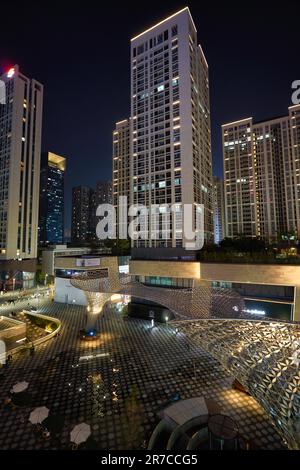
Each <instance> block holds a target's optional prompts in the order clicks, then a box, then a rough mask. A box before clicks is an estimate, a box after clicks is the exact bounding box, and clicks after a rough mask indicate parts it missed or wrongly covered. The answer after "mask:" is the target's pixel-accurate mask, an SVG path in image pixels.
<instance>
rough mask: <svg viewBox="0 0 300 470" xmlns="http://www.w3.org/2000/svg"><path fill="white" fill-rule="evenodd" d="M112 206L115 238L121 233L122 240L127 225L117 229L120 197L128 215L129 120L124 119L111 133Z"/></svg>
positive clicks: (129, 185) (129, 183) (129, 178)
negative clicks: (114, 212) (124, 198)
mask: <svg viewBox="0 0 300 470" xmlns="http://www.w3.org/2000/svg"><path fill="white" fill-rule="evenodd" d="M112 170H113V205H114V208H115V211H116V236H117V237H119V236H120V232H122V235H123V238H126V234H127V224H126V223H125V224H124V226H122V227H121V229H120V227H119V216H120V214H119V212H120V210H122V209H121V208H120V207H119V198H120V196H126V197H127V206H126V207H123V210H124V211H126V212H127V214H128V207H129V205H130V187H131V181H132V180H131V176H130V119H124V120H123V121H119V122H117V123H116V127H115V129H114V131H113V165H112Z"/></svg>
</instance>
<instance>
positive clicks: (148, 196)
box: [115, 8, 213, 251]
mask: <svg viewBox="0 0 300 470" xmlns="http://www.w3.org/2000/svg"><path fill="white" fill-rule="evenodd" d="M131 119H132V126H131V131H130V153H131V161H130V163H131V168H130V172H131V200H132V202H133V203H134V204H141V205H144V206H147V207H150V205H153V204H159V205H162V204H168V205H169V206H170V205H173V204H174V205H175V208H176V211H178V212H180V211H181V209H182V206H183V204H191V205H192V206H193V207H195V204H197V203H198V204H204V228H205V240H206V241H211V240H212V238H213V217H212V160H211V137H210V105H209V82H208V65H207V62H206V59H205V56H204V53H203V51H202V48H201V46H200V45H198V44H197V30H196V27H195V24H194V22H193V19H192V17H191V14H190V11H189V9H188V8H184V9H183V10H181V11H179V12H177V13H175V14H174V15H172V16H170V17H168V18H166V19H164V20H163V21H161V22H159V23H158V24H156V25H155V26H152V27H151V28H149V29H147V30H146V31H144V32H143V33H141V34H139V35H138V36H136V37H134V38H133V39H132V40H131ZM124 125H127V124H124ZM116 131H117V129H116ZM116 170H117V169H116ZM116 170H115V171H116ZM193 216H194V217H195V213H194V214H193ZM151 224H152V221H151V220H150V221H149V229H150V230H151V228H152V227H151ZM179 225H180V224H179ZM160 228H161V227H160ZM171 232H172V236H171V237H169V236H166V237H164V234H163V232H162V231H161V233H160V238H159V239H156V240H154V239H151V237H148V239H146V240H141V239H139V240H136V241H134V247H136V248H147V249H149V248H165V247H166V248H178V249H180V248H181V247H183V248H184V247H185V246H186V240H185V238H184V236H183V233H182V227H181V226H177V224H176V223H175V215H174V214H173V216H172V226H171ZM151 251H152V250H151ZM177 251H178V250H177Z"/></svg>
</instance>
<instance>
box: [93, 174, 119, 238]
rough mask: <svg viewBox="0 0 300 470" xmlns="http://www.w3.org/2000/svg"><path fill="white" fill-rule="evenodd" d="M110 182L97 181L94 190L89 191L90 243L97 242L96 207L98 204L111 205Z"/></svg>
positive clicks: (97, 218) (97, 219)
mask: <svg viewBox="0 0 300 470" xmlns="http://www.w3.org/2000/svg"><path fill="white" fill-rule="evenodd" d="M112 199H113V196H112V182H111V181H98V183H97V184H96V188H95V189H94V190H91V206H90V241H93V242H95V243H97V242H99V240H98V238H97V234H96V227H97V223H98V221H99V217H98V216H97V215H96V212H97V207H98V206H99V205H100V204H112Z"/></svg>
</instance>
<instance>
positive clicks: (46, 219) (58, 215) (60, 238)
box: [39, 152, 66, 245]
mask: <svg viewBox="0 0 300 470" xmlns="http://www.w3.org/2000/svg"><path fill="white" fill-rule="evenodd" d="M65 170H66V159H65V158H64V157H61V156H60V155H56V154H55V153H52V152H45V153H43V154H42V160H41V181H40V216H39V244H40V245H48V244H62V243H63V242H64V179H65Z"/></svg>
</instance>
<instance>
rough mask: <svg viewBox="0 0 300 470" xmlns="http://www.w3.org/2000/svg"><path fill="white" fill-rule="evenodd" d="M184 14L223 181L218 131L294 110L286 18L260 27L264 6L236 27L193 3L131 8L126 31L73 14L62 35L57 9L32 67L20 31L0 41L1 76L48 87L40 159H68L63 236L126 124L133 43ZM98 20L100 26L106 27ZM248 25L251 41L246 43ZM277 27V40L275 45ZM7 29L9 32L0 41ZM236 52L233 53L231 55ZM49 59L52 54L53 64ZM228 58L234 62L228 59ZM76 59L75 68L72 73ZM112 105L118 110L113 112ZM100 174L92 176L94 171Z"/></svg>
mask: <svg viewBox="0 0 300 470" xmlns="http://www.w3.org/2000/svg"><path fill="white" fill-rule="evenodd" d="M186 5H188V6H189V7H190V9H191V13H192V15H193V18H194V20H195V23H196V24H197V29H198V36H199V42H200V43H201V44H202V46H203V49H204V50H205V55H206V57H207V60H208V63H209V65H210V82H211V87H210V88H211V114H212V150H213V152H212V154H213V165H214V171H213V173H214V174H215V175H218V176H220V175H221V174H222V137H221V125H222V124H224V123H226V122H230V121H232V120H235V119H240V118H241V117H247V116H249V115H253V116H254V118H255V119H256V120H261V119H268V118H270V117H271V116H273V115H276V116H277V115H283V114H284V113H285V110H286V108H287V106H289V105H291V104H292V103H291V102H290V97H291V94H292V90H291V83H292V81H293V80H295V79H296V78H297V70H298V66H297V64H296V61H295V60H293V57H296V52H297V50H296V49H297V46H296V44H297V43H296V40H294V39H293V38H295V39H296V29H295V28H293V24H292V23H293V19H292V20H291V19H290V17H289V18H288V15H287V13H285V12H283V13H278V14H277V13H276V12H274V16H273V17H272V20H273V21H272V22H268V23H267V24H265V22H264V21H263V16H264V12H265V11H267V5H265V6H260V7H259V9H255V8H251V10H250V11H249V12H247V15H246V16H243V18H241V17H240V18H239V15H238V12H235V11H234V9H230V8H229V9H228V11H226V9H221V10H219V14H215V12H213V10H212V8H211V7H210V6H208V5H203V6H202V5H201V8H200V7H199V5H197V4H196V3H194V2H187V3H184V4H183V3H182V2H166V3H164V5H163V6H161V5H158V6H157V7H156V8H155V9H152V11H151V12H150V11H149V10H150V8H149V7H147V6H146V7H143V8H140V9H139V8H134V7H133V5H132V4H129V5H128V8H127V7H126V8H127V10H128V18H129V21H126V22H124V23H123V15H122V7H121V9H119V11H118V13H117V14H115V12H112V9H110V8H108V7H107V8H102V9H101V11H100V12H97V13H96V14H95V15H94V16H95V18H91V14H90V15H87V13H83V15H82V14H81V13H82V12H79V11H78V10H77V9H76V7H74V9H73V10H72V14H71V18H70V20H69V21H70V22H69V23H68V25H67V26H66V25H65V22H66V14H67V12H66V11H64V10H63V9H62V10H61V11H60V14H61V16H60V20H59V21H58V22H57V24H56V30H57V34H56V37H55V38H52V40H51V43H50V44H47V42H46V40H45V39H44V36H47V34H44V33H43V34H41V35H40V36H41V44H42V47H41V50H42V52H43V53H40V52H39V51H38V50H36V48H35V49H34V50H35V57H36V60H35V62H34V63H33V62H32V60H31V54H30V53H28V52H27V51H26V49H25V48H24V47H23V46H22V45H20V36H19V34H22V25H20V28H16V29H18V31H19V32H18V31H17V32H16V34H15V39H12V38H11V37H10V35H9V34H7V35H5V34H4V40H3V41H2V44H1V57H3V60H2V61H1V64H0V65H1V66H2V69H3V70H6V69H7V68H8V67H9V66H10V65H14V63H19V64H20V66H21V68H22V70H23V71H24V73H25V74H28V75H31V76H34V77H35V78H36V79H37V80H39V81H41V82H42V83H43V84H44V85H45V111H44V123H47V126H44V132H43V144H42V149H43V150H44V151H45V150H48V149H49V150H51V151H53V152H57V153H59V154H62V155H68V160H69V170H68V172H67V174H66V218H65V220H66V224H65V225H66V227H67V228H70V220H71V204H70V201H71V187H72V186H76V185H89V186H93V185H95V183H96V182H97V180H101V179H109V178H110V175H111V152H112V144H111V131H112V129H113V127H114V123H115V122H116V121H118V120H120V119H123V117H124V116H125V117H126V116H128V115H129V107H130V94H129V73H128V72H129V67H128V63H129V54H130V38H131V37H133V36H135V35H137V34H140V33H141V32H142V31H143V30H145V29H147V27H149V26H150V25H151V24H155V23H156V22H157V21H159V20H160V19H161V18H163V17H166V16H169V15H170V14H172V13H174V12H175V11H177V10H179V9H180V8H182V7H184V6H186ZM295 8H296V7H295ZM252 10H253V11H252ZM54 13H55V9H54V10H53V13H52V14H54ZM94 13H95V12H94ZM37 15H38V14H37V13H34V14H33V17H32V18H31V20H32V21H34V22H35V24H37V23H39V21H37V19H38V18H37ZM20 17H21V15H20ZM293 17H296V15H293ZM51 18H52V16H51V14H50V15H49V18H48V19H45V18H43V22H42V27H43V31H45V32H47V31H49V30H50V27H52V23H51ZM104 18H107V21H106V20H105V25H103V20H104ZM149 18H151V20H150V19H149ZM110 20H111V21H114V23H115V26H116V27H117V30H118V35H117V37H114V36H112V35H111V36H110V37H111V40H110V41H109V42H108V43H106V41H105V37H106V35H108V34H109V24H110ZM91 21H92V23H91ZM253 21H254V22H255V35H254V34H253V35H252V34H251V31H252V29H251V28H252V27H253ZM101 22H102V23H101ZM97 24H101V28H97ZM106 24H107V25H106ZM279 24H280V30H281V32H282V34H281V35H275V33H276V31H277V29H278V26H279ZM233 26H234V27H233ZM5 28H6V25H4V31H3V33H4V32H5ZM36 28H37V30H36V31H35V34H37V33H38V32H39V27H38V26H36ZM76 28H77V29H78V31H79V32H78V35H77V36H76V34H74V33H73V29H74V30H75V29H76ZM66 32H67V33H69V38H70V39H72V44H73V45H72V47H71V49H70V46H71V45H70V39H67V40H66V44H62V34H65V33H66ZM29 34H32V33H29ZM222 35H223V36H224V38H226V42H225V45H226V51H228V53H227V54H226V53H225V54H224V50H223V47H224V46H223V44H221V43H220V39H219V38H220V37H221V36H222ZM6 37H7V40H6ZM233 46H234V47H235V49H232V48H233ZM279 46H280V48H281V50H283V51H284V54H283V55H281V56H280V60H281V67H280V69H279V68H278V64H277V63H276V61H275V58H276V57H277V50H279V49H278V47H279ZM66 49H68V54H66ZM52 50H53V51H55V54H54V56H53V54H52ZM233 50H234V51H235V52H234V53H233V52H232V53H231V51H233ZM83 51H85V54H83ZM78 53H79V54H80V57H81V58H82V59H81V67H80V69H79V70H78V66H77V54H78ZM50 57H51V60H50ZM75 57H76V60H75ZM116 57H117V58H118V59H117V60H115V58H116ZM104 63H105V64H106V65H105V67H104ZM106 66H107V67H106ZM224 70H225V72H224ZM273 76H276V80H273ZM80 77H83V79H81V78H80ZM87 77H88V83H89V85H88V87H87V86H86V83H87V82H86V80H87ZM111 77H112V79H111ZM261 77H263V80H261ZM111 97H113V102H114V103H116V104H114V105H112V106H111ZM275 97H276V99H275ZM55 98H57V101H56V100H55ZM75 98H76V99H75ZM74 99H75V101H74ZM74 102H75V103H76V104H75V106H76V110H77V111H78V112H79V113H80V115H82V116H83V117H82V119H75V118H74V117H73V116H76V113H75V112H74V110H75V108H74ZM108 103H109V105H108ZM68 110H69V112H68ZM76 118H77V116H76ZM97 166H98V168H99V171H95V170H96V169H97Z"/></svg>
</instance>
